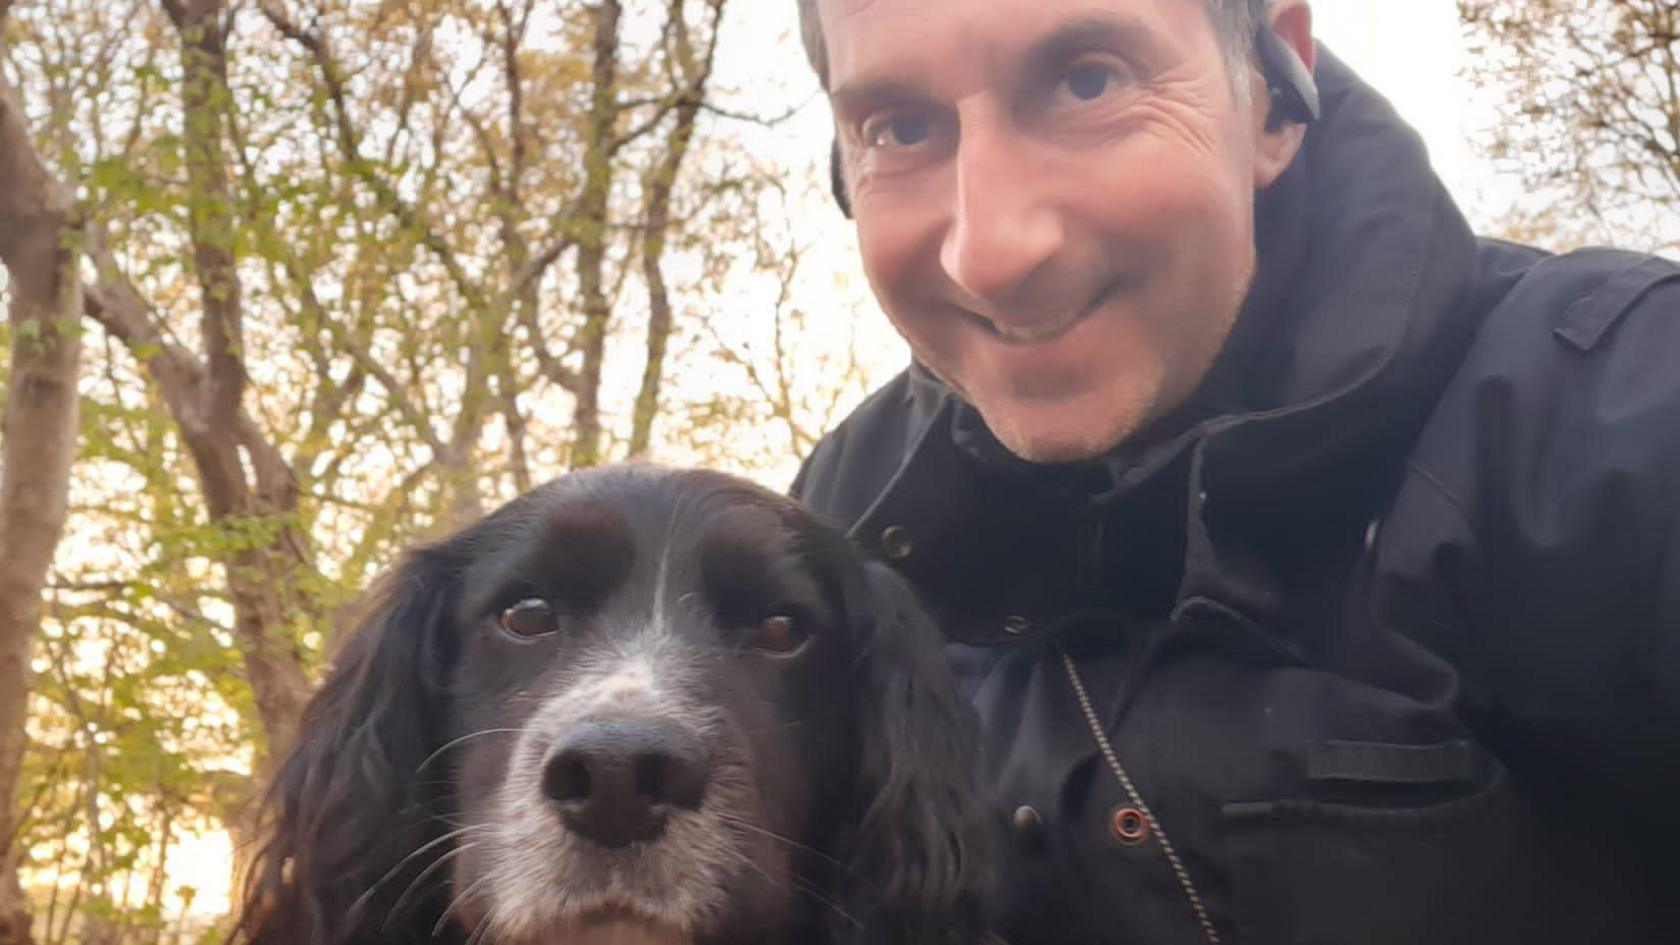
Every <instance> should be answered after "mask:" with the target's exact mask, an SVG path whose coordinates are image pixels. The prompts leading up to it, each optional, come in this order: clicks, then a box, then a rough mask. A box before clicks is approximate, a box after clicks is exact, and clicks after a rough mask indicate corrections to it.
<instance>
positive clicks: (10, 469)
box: [0, 0, 82, 945]
mask: <svg viewBox="0 0 1680 945" xmlns="http://www.w3.org/2000/svg"><path fill="white" fill-rule="evenodd" d="M8 5H9V4H8V3H6V2H4V0H0V26H3V24H4V21H5V17H6V12H7V10H6V8H7V6H8ZM78 223H79V220H78V216H77V212H76V209H75V207H74V205H73V202H72V200H71V198H70V194H69V192H68V191H67V190H66V189H65V188H64V187H63V186H62V185H61V184H60V183H59V182H58V180H57V179H56V178H54V176H53V175H52V173H51V171H49V170H48V168H47V167H46V166H45V165H44V164H43V162H42V161H41V158H40V155H38V154H37V153H36V151H35V147H34V143H33V141H32V140H31V138H30V136H29V130H28V126H27V121H26V117H25V115H24V111H23V103H22V101H21V99H20V97H19V95H18V92H17V89H16V88H15V87H13V85H12V83H11V81H10V80H9V79H8V78H7V77H6V75H5V73H4V72H3V71H0V262H3V263H4V264H5V266H6V269H7V271H8V272H9V273H10V277H11V279H10V286H9V294H10V297H11V304H10V306H9V308H8V313H7V319H8V321H7V327H8V337H9V338H10V341H11V363H10V366H9V370H8V374H7V385H6V402H5V409H4V419H3V420H0V945H21V943H27V942H29V941H30V917H29V912H28V910H27V908H26V904H25V903H24V901H23V897H22V890H21V887H20V886H19V884H18V874H17V865H18V861H19V859H20V857H21V850H20V849H19V848H18V846H17V844H16V842H15V838H16V837H17V836H18V835H19V833H20V831H19V829H18V826H19V825H18V823H17V822H16V820H15V811H16V810H17V793H18V792H17V789H18V786H19V780H20V779H19V775H20V772H21V770H22V761H23V754H24V742H25V732H24V714H25V709H26V706H27V700H28V693H29V677H30V653H31V649H32V645H33V643H34V640H35V636H36V633H37V631H38V630H39V628H40V623H41V592H42V588H43V586H44V584H45V582H46V577H47V569H48V567H49V566H50V565H51V563H52V559H53V554H54V552H55V550H56V549H57V546H58V540H59V535H60V534H61V532H62V530H63V527H64V518H65V513H66V508H67V502H68V491H69V480H70V462H71V457H72V455H73V452H74V449H75V443H76V404H77V400H76V379H77V366H78V363H79V360H80V353H81V338H80V331H79V319H80V310H81V304H82V300H81V278H80V275H79V273H78V270H77V262H78V251H79V247H80V239H79V236H78V232H77V231H78Z"/></svg>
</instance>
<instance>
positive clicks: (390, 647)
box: [238, 551, 453, 945]
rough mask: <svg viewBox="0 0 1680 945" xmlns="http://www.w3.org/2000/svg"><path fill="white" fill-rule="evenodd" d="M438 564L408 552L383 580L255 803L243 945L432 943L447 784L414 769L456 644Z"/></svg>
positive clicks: (439, 707) (428, 743)
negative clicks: (256, 832) (257, 837)
mask: <svg viewBox="0 0 1680 945" xmlns="http://www.w3.org/2000/svg"><path fill="white" fill-rule="evenodd" d="M433 554H434V553H432V552H428V551H421V552H416V553H414V554H412V555H411V556H410V557H409V558H408V559H407V560H406V562H405V563H404V564H403V566H402V567H401V568H400V569H399V570H397V571H396V572H395V573H393V574H391V575H388V576H387V577H386V578H384V579H383V581H382V584H381V586H380V588H379V589H378V590H377V591H376V593H375V597H374V600H375V602H376V604H375V606H374V608H373V610H372V612H371V613H370V615H369V616H368V618H367V619H366V620H365V621H364V622H363V623H362V624H361V625H360V626H359V627H358V628H357V629H356V630H355V631H353V632H352V634H351V635H350V637H349V638H348V640H347V641H346V642H345V645H344V647H343V649H342V651H341V653H340V655H339V657H338V659H337V660H336V661H335V662H336V665H335V666H334V668H333V669H332V670H331V671H330V672H329V673H328V675H327V678H326V681H325V682H324V683H323V684H322V686H321V689H320V691H319V692H317V693H316V694H315V696H314V698H313V699H311V700H310V702H309V705H308V706H307V707H306V708H305V710H304V715H303V721H302V724H301V726H300V727H299V734H298V740H297V744H296V745H295V746H293V747H292V749H291V751H290V753H289V754H288V755H287V756H286V758H285V760H284V761H283V762H282V763H281V764H280V766H279V768H278V770H277V771H276V773H275V776H274V779H273V781H272V782H271V783H270V784H269V786H268V789H267V792H266V793H265V795H264V797H263V811H262V813H263V816H262V820H261V827H260V829H261V832H262V836H263V837H264V840H263V843H262V846H261V848H260V849H259V852H258V853H257V856H256V858H255V861H254V862H253V863H252V866H251V870H250V873H249V875H248V876H247V879H246V901H245V906H244V909H243V911H242V914H241V916H240V920H239V927H238V928H239V933H240V937H241V938H243V940H245V941H248V942H251V943H254V945H299V943H304V942H309V943H315V945H344V943H349V942H352V941H353V942H355V943H357V945H372V943H376V942H393V943H395V942H410V941H413V942H422V941H431V931H432V927H433V924H434V923H435V922H436V921H437V919H438V918H439V915H440V913H441V910H442V908H443V905H442V902H441V898H440V896H439V894H438V892H437V883H436V879H437V877H436V876H435V874H436V873H438V872H441V871H438V870H434V871H432V874H434V875H429V876H426V877H422V874H423V873H425V872H426V867H427V866H430V865H431V864H432V863H433V862H434V861H435V860H436V859H437V857H438V856H439V855H440V854H441V853H442V852H443V850H442V849H427V850H424V851H422V848H423V847H425V846H426V844H427V843H428V842H429V841H430V840H432V839H434V838H436V837H438V836H441V834H442V832H443V828H442V825H441V822H440V817H441V816H443V815H445V814H446V813H447V812H446V811H444V810H441V809H440V804H441V803H442V802H443V801H442V794H443V792H442V791H440V790H437V789H436V788H435V786H434V785H435V782H438V781H440V780H441V778H439V777H437V776H436V775H433V776H430V777H427V776H426V775H424V774H423V773H422V772H420V770H419V769H420V767H421V765H422V764H423V763H424V762H426V760H427V757H428V754H429V752H430V751H431V749H432V747H434V744H433V743H434V742H435V740H436V738H435V735H434V733H435V732H436V731H437V730H438V729H437V723H438V720H439V719H440V717H441V713H442V711H443V699H444V688H445V686H446V684H447V682H448V667H449V665H450V662H451V660H452V653H451V652H450V649H451V648H452V646H453V643H452V640H451V635H450V634H449V633H448V632H447V631H448V626H449V620H450V608H451V606H452V603H451V599H452V597H453V594H452V592H451V585H452V583H453V581H452V579H451V578H450V576H449V572H448V571H447V570H446V569H445V568H443V567H442V566H441V564H440V563H439V562H437V561H435V560H434V559H433ZM428 782H432V783H428ZM442 846H443V845H442V844H439V847H440V848H441V847H442ZM423 879H424V880H428V881H430V882H429V884H428V883H427V882H423ZM411 885H413V886H416V887H417V888H415V889H413V890H412V891H411V890H410V886H411ZM405 894H406V895H405ZM399 902H400V903H401V908H400V909H399V908H398V906H399Z"/></svg>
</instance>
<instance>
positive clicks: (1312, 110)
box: [1254, 3, 1319, 131]
mask: <svg viewBox="0 0 1680 945" xmlns="http://www.w3.org/2000/svg"><path fill="white" fill-rule="evenodd" d="M1257 6H1259V7H1260V8H1261V9H1260V10H1259V13H1258V20H1259V24H1260V25H1259V26H1258V27H1256V28H1255V31H1254V53H1255V55H1256V56H1257V57H1258V58H1259V60H1260V75H1262V76H1263V77H1265V79H1266V88H1267V91H1269V92H1270V93H1271V96H1272V112H1271V114H1270V115H1269V116H1268V117H1267V118H1266V130H1267V131H1276V130H1278V129H1279V128H1281V127H1283V124H1284V123H1285V122H1294V123H1296V124H1300V125H1310V124H1312V123H1313V122H1314V121H1317V120H1318V114H1319V109H1318V85H1317V84H1315V83H1314V82H1313V77H1312V73H1310V72H1308V71H1307V66H1306V63H1303V62H1302V61H1301V57H1300V56H1297V55H1295V50H1293V49H1290V48H1289V45H1288V44H1287V43H1285V42H1284V41H1283V37H1281V36H1279V35H1278V34H1277V33H1276V32H1275V31H1274V30H1273V29H1272V26H1271V23H1270V22H1268V21H1267V19H1266V14H1265V5H1264V3H1260V4H1257Z"/></svg>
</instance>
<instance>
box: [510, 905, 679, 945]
mask: <svg viewBox="0 0 1680 945" xmlns="http://www.w3.org/2000/svg"><path fill="white" fill-rule="evenodd" d="M693 943H694V939H693V937H692V936H691V935H689V934H688V933H686V932H684V931H683V930H681V929H677V928H673V927H671V926H669V925H665V924H663V923H659V922H654V921H652V920H650V919H646V918H643V917H641V916H638V915H635V914H633V913H630V912H628V911H626V910H622V909H600V910H592V911H590V912H588V913H585V914H584V915H582V916H579V917H578V918H577V919H575V920H573V921H571V922H568V923H566V925H565V926H564V927H563V928H561V929H560V930H559V931H558V932H556V933H555V935H554V937H553V938H552V939H551V940H548V941H545V942H543V943H542V945H693Z"/></svg>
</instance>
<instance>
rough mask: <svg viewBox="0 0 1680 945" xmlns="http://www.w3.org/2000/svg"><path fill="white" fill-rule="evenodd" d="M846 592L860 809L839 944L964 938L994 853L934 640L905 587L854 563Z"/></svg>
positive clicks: (973, 746) (970, 732) (968, 723)
mask: <svg viewBox="0 0 1680 945" xmlns="http://www.w3.org/2000/svg"><path fill="white" fill-rule="evenodd" d="M857 583H858V587H857V589H856V591H855V592H849V593H848V594H847V606H848V610H849V611H850V612H851V614H852V615H853V617H852V621H853V624H854V627H855V632H856V633H858V635H859V639H858V643H859V644H860V645H861V651H860V658H859V660H858V662H857V664H856V670H855V671H856V673H857V674H858V677H859V678H857V679H856V680H855V685H854V689H853V691H854V692H856V693H857V696H856V699H857V700H858V701H857V704H856V706H855V707H854V713H853V716H854V718H856V719H857V720H858V723H857V724H858V725H859V732H860V736H859V746H858V751H859V769H860V780H861V782H862V788H863V797H862V800H861V804H860V807H861V810H862V816H861V819H860V820H859V822H858V827H857V830H856V832H855V833H854V834H853V835H852V836H851V837H850V838H848V842H847V844H846V848H845V850H844V852H845V856H846V861H847V866H848V868H849V875H848V877H847V878H846V880H845V883H844V884H843V890H844V895H843V898H844V900H845V904H844V908H845V912H846V916H845V917H839V918H837V920H836V923H835V924H834V926H833V931H834V935H835V938H836V940H838V941H842V942H856V943H859V945H861V943H863V942H873V943H881V942H905V943H909V942H922V943H952V945H956V943H962V945H972V943H975V942H979V941H981V940H982V939H983V936H984V924H985V912H986V902H987V899H988V894H989V892H990V887H991V882H992V864H993V863H995V862H996V857H995V850H994V844H993V825H992V823H991V821H990V820H989V818H988V815H987V813H986V810H985V808H984V806H983V804H982V796H981V793H980V790H979V783H978V776H979V771H980V757H979V751H980V747H979V739H978V736H977V729H976V722H975V719H974V717H973V713H972V710H971V709H970V708H969V706H968V705H967V704H966V703H964V702H963V701H962V700H961V699H960V698H959V697H958V695H957V692H956V687H955V684H954V682H953V680H952V676H951V671H950V668H949V666H948V665H947V663H946V660H945V654H944V648H943V642H944V641H943V639H942V638H941V636H940V634H939V631H938V630H937V628H935V626H934V625H933V622H932V621H931V620H930V619H929V617H928V616H927V614H926V612H925V611H924V610H923V609H922V607H921V605H920V603H919V602H918V601H917V600H916V597H915V595H914V594H913V593H912V592H911V590H910V588H909V587H908V585H906V584H905V582H904V581H903V580H902V579H901V578H899V577H898V575H897V574H895V573H893V571H892V570H891V569H889V568H888V567H886V566H885V565H882V564H878V563H875V562H868V563H866V564H865V565H864V566H863V568H862V569H861V571H860V572H859V580H858V582H857Z"/></svg>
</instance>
